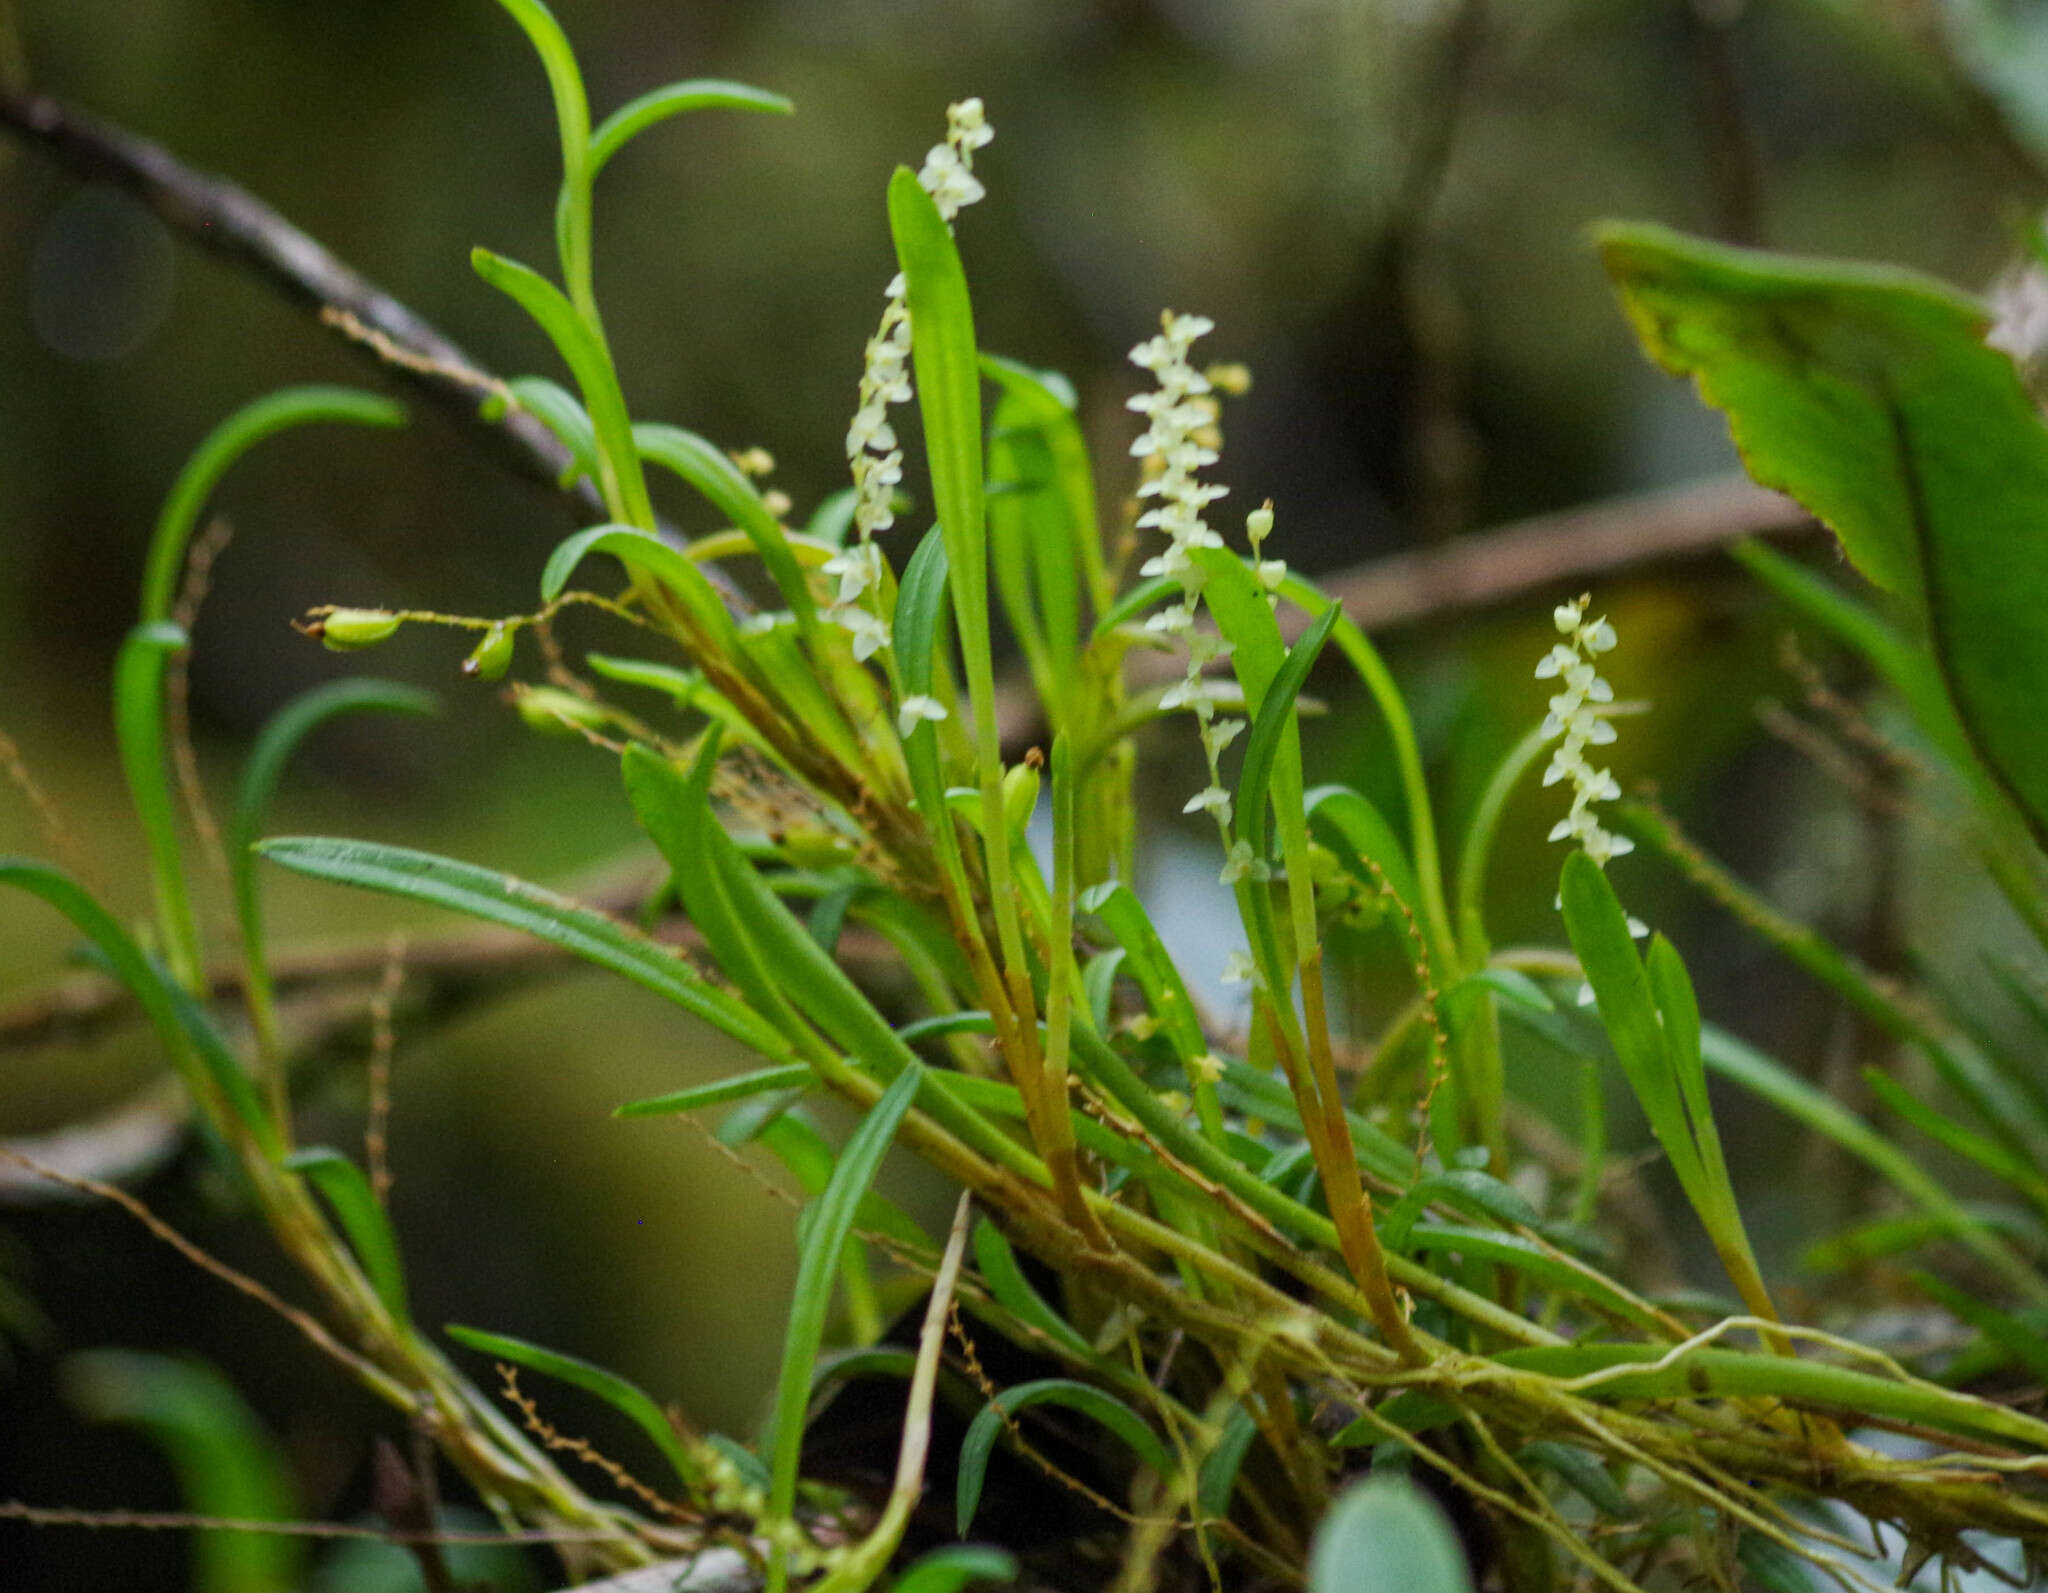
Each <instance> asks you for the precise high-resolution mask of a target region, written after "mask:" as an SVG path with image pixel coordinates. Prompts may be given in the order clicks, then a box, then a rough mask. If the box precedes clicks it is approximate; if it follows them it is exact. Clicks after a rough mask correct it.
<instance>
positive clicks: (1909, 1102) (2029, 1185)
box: [1863, 1067, 2048, 1210]
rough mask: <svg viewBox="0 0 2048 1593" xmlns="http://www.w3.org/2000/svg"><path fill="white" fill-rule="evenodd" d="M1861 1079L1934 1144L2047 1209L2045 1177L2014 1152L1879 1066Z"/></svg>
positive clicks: (1865, 1072) (1868, 1070)
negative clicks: (1929, 1101)
mask: <svg viewBox="0 0 2048 1593" xmlns="http://www.w3.org/2000/svg"><path fill="white" fill-rule="evenodd" d="M1863 1082H1864V1083H1865V1084H1867V1085H1868V1086H1869V1087H1870V1093H1871V1094H1872V1095H1874V1096H1876V1097H1877V1098H1878V1100H1879V1101H1880V1102H1882V1103H1883V1104H1884V1105H1885V1106H1887V1107H1889V1108H1891V1110H1892V1111H1894V1112H1896V1113H1897V1114H1898V1115H1899V1116H1900V1117H1903V1118H1904V1119H1905V1120H1906V1121H1907V1122H1908V1123H1911V1124H1912V1125H1913V1126H1914V1127H1915V1128H1917V1129H1919V1130H1920V1132H1921V1133H1923V1134H1925V1135H1926V1136H1927V1137H1928V1138H1929V1139H1931V1140H1933V1141H1934V1142H1935V1143H1936V1144H1938V1145H1945V1146H1947V1147H1948V1149H1950V1150H1952V1151H1954V1152H1955V1153H1956V1155H1958V1156H1961V1157H1963V1158H1965V1159H1966V1160H1968V1161H1972V1162H1975V1163H1976V1164H1977V1165H1978V1166H1979V1167H1981V1168H1983V1169H1984V1171H1985V1172H1987V1173H1989V1174H1990V1175H1991V1176H1992V1177H1993V1178H1997V1179H2001V1180H2003V1181H2004V1182H2005V1183H2008V1184H2010V1185H2012V1187H2013V1188H2014V1189H2016V1190H2018V1191H2019V1192H2020V1193H2021V1194H2023V1195H2025V1196H2026V1197H2027V1199H2029V1200H2031V1201H2032V1202H2034V1204H2035V1205H2036V1206H2037V1207H2039V1208H2041V1209H2043V1210H2048V1180H2044V1179H2043V1178H2042V1176H2041V1171H2040V1169H2039V1168H2038V1167H2036V1166H2034V1165H2033V1164H2032V1163H2030V1162H2027V1161H2025V1160H2023V1159H2022V1158H2020V1157H2018V1156H2015V1155H2014V1154H2013V1153H2012V1152H2011V1151H2009V1150H2007V1149H2006V1148H2005V1147H2004V1146H2003V1145H1998V1144H1995V1143H1993V1142H1992V1141H1991V1140H1988V1139H1986V1138H1985V1137H1984V1136H1983V1135H1982V1134H1978V1133H1975V1132H1973V1131H1971V1130H1970V1129H1968V1128H1965V1127H1964V1126H1963V1125H1962V1124H1961V1123H1958V1122H1957V1121H1956V1120H1955V1119H1954V1118H1952V1117H1950V1116H1949V1115H1948V1114H1947V1113H1945V1112H1941V1111H1938V1110H1937V1109H1936V1108H1934V1107H1932V1106H1929V1105H1927V1104H1926V1103H1925V1102H1924V1101H1921V1100H1920V1099H1918V1098H1917V1097H1916V1096H1914V1095H1913V1094H1912V1093H1911V1092H1910V1091H1909V1090H1907V1089H1906V1087H1905V1086H1904V1085H1902V1084H1900V1083H1899V1082H1898V1080H1896V1079H1894V1078H1892V1077H1891V1076H1890V1075H1889V1074H1887V1073H1885V1072H1884V1071H1883V1069H1881V1068H1876V1067H1866V1068H1864V1069H1863Z"/></svg>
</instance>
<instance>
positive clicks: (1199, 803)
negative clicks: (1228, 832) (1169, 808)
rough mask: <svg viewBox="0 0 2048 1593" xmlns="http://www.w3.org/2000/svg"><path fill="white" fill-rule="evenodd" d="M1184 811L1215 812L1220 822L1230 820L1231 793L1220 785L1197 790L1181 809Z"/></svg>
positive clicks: (1225, 822) (1226, 822)
mask: <svg viewBox="0 0 2048 1593" xmlns="http://www.w3.org/2000/svg"><path fill="white" fill-rule="evenodd" d="M1181 812H1183V813H1213V814H1215V815H1216V817H1217V819H1218V821H1219V822H1221V823H1224V824H1228V823H1229V822H1230V793H1229V792H1228V791H1226V790H1224V789H1223V787H1222V786H1220V785H1212V786H1207V787H1205V788H1204V789H1202V790H1200V791H1197V792H1196V793H1195V794H1194V795H1193V796H1191V797H1189V798H1188V800H1187V805H1186V806H1185V807H1183V808H1182V809H1181Z"/></svg>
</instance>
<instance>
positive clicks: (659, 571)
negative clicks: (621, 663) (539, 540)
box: [540, 524, 739, 653]
mask: <svg viewBox="0 0 2048 1593" xmlns="http://www.w3.org/2000/svg"><path fill="white" fill-rule="evenodd" d="M593 553H609V554H611V555H612V557H614V558H616V559H617V560H618V561H619V562H620V563H621V564H623V565H625V567H626V569H627V571H628V573H630V574H633V575H638V574H640V573H641V572H643V571H644V572H646V573H647V574H648V575H651V576H653V577H654V579H655V580H657V581H659V582H661V584H662V585H663V586H665V587H667V588H668V589H669V590H670V591H671V592H673V593H674V594H675V595H676V597H677V599H678V600H679V601H680V602H682V603H683V604H684V606H685V607H687V608H688V609H689V611H690V615H691V617H692V618H693V619H695V620H696V621H697V623H698V624H699V625H701V626H703V627H704V630H705V632H706V633H707V635H708V637H709V638H710V640H711V642H712V644H713V645H715V646H718V647H721V648H724V649H725V650H727V651H729V652H734V653H736V652H738V651H739V636H738V634H737V632H735V630H734V629H733V623H732V616H731V615H730V614H728V613H727V612H726V609H725V604H724V602H723V601H722V600H721V599H720V598H719V595H718V592H717V589H716V588H714V587H713V586H712V584H711V582H710V581H709V580H708V579H707V578H706V576H705V574H704V572H703V571H702V570H700V569H698V568H697V566H696V565H695V564H693V563H692V562H691V561H690V559H689V558H688V557H687V556H686V555H684V554H682V553H679V552H677V551H676V550H675V549H674V548H672V547H670V546H669V545H668V544H667V543H666V542H664V541H662V540H661V538H659V537H657V536H656V535H655V534H654V533H653V532H652V531H642V530H641V529H640V528H639V527H638V526H630V525H617V524H612V525H594V526H591V527H590V528H589V529H587V530H584V531H578V532H576V533H574V534H573V535H571V536H568V537H565V538H563V540H562V541H561V542H560V543H559V544H557V546H556V548H555V551H554V552H553V553H551V554H549V555H548V562H547V567H546V568H545V569H544V570H543V571H542V572H541V578H540V595H541V599H542V601H543V602H548V603H552V602H553V601H554V600H555V599H556V598H558V597H560V596H561V595H562V589H563V588H564V587H566V586H567V585H568V584H569V577H570V576H571V575H572V574H574V573H575V570H576V566H577V565H579V564H581V563H582V562H583V561H584V560H585V559H586V558H588V557H589V556H590V555H591V554H593Z"/></svg>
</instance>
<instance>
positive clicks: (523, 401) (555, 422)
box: [492, 376, 598, 487]
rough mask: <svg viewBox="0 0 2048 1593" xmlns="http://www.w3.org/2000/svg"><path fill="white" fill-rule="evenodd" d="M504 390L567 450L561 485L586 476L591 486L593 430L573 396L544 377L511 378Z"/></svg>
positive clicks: (595, 473)
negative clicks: (566, 467)
mask: <svg viewBox="0 0 2048 1593" xmlns="http://www.w3.org/2000/svg"><path fill="white" fill-rule="evenodd" d="M505 386H506V388H507V389H508V390H509V391H510V392H511V394H512V397H513V398H514V399H515V400H517V402H518V404H519V407H520V408H521V409H523V410H525V411H526V412H527V413H528V414H529V415H532V416H534V417H535V418H536V419H538V420H539V421H540V423H541V424H542V425H543V426H545V427H547V429H548V430H549V431H551V432H553V433H554V434H555V437H556V440H557V441H559V442H560V443H561V445H562V446H563V447H564V448H566V449H568V450H569V459H570V465H569V468H568V469H567V470H566V471H564V472H563V480H562V485H563V486H565V487H567V486H570V485H572V484H573V483H574V482H575V480H576V478H577V477H578V476H588V477H589V478H590V482H591V485H592V486H595V485H596V484H597V479H598V464H597V430H596V428H595V427H593V426H592V425H591V424H590V416H589V414H588V413H587V412H586V411H585V410H584V408H583V405H582V404H581V403H580V402H579V401H578V400H577V397H576V395H575V394H574V393H572V392H570V391H569V390H568V389H567V388H566V387H564V386H562V385H561V384H560V383H559V382H551V381H549V380H548V379H547V378H546V377H545V376H515V377H513V378H512V380H511V381H509V382H507V383H506V384H505ZM492 402H494V403H495V402H497V401H496V400H493V401H492Z"/></svg>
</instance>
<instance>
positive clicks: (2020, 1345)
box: [1912, 1272, 2048, 1382]
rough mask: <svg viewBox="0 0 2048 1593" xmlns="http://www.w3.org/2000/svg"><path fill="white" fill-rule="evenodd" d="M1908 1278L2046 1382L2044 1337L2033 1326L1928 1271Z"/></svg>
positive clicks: (2047, 1354)
mask: <svg viewBox="0 0 2048 1593" xmlns="http://www.w3.org/2000/svg"><path fill="white" fill-rule="evenodd" d="M1912 1278H1913V1283H1914V1286H1915V1287H1916V1288H1918V1289H1919V1290H1920V1292H1921V1293H1922V1294H1924V1295H1926V1296H1927V1297H1928V1298H1929V1299H1930V1300H1933V1301H1934V1302H1935V1303H1936V1304H1937V1305H1941V1306H1944V1307H1946V1308H1947V1309H1948V1310H1949V1311H1951V1312H1953V1313H1954V1314H1955V1315H1956V1317H1957V1318H1959V1319H1960V1320H1962V1321H1964V1322H1967V1323H1968V1324H1969V1325H1970V1326H1971V1327H1973V1328H1975V1329H1976V1330H1977V1331H1978V1332H1979V1333H1981V1334H1982V1335H1983V1336H1984V1338H1985V1340H1986V1342H1988V1343H1989V1344H1990V1345H1992V1346H1993V1347H1994V1348H1995V1349H1997V1350H1999V1351H2000V1352H2002V1353H2003V1354H2004V1356H2005V1358H2006V1359H2007V1360H2009V1361H2011V1362H2012V1363H2013V1364H2014V1365H2015V1366H2018V1367H2020V1368H2021V1369H2022V1370H2024V1371H2025V1372H2026V1374H2027V1375H2028V1376H2029V1377H2031V1378H2033V1379H2034V1380H2035V1381H2037V1382H2040V1381H2048V1340H2044V1339H2043V1338H2042V1337H2041V1335H2040V1333H2039V1332H2038V1331H2037V1330H2036V1329H2034V1328H2031V1327H2029V1326H2028V1325H2027V1324H2026V1323H2024V1322H2022V1321H2020V1320H2019V1319H2018V1318H2017V1317H2015V1316H2013V1315H2012V1314H2011V1313H2010V1312H2006V1311H2001V1310H1999V1309H1998V1308H1997V1307H1996V1306H1994V1305H1991V1304H1989V1303H1988V1302H1986V1301H1983V1300H1979V1299H1978V1298H1977V1297H1976V1296H1975V1295H1972V1294H1966V1293H1965V1292H1964V1291H1963V1290H1961V1289H1958V1288H1957V1287H1956V1286H1955V1285H1954V1284H1952V1283H1944V1282H1942V1280H1941V1279H1939V1278H1937V1277H1933V1276H1931V1275H1930V1274H1928V1273H1925V1272H1915V1273H1913V1274H1912Z"/></svg>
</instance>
